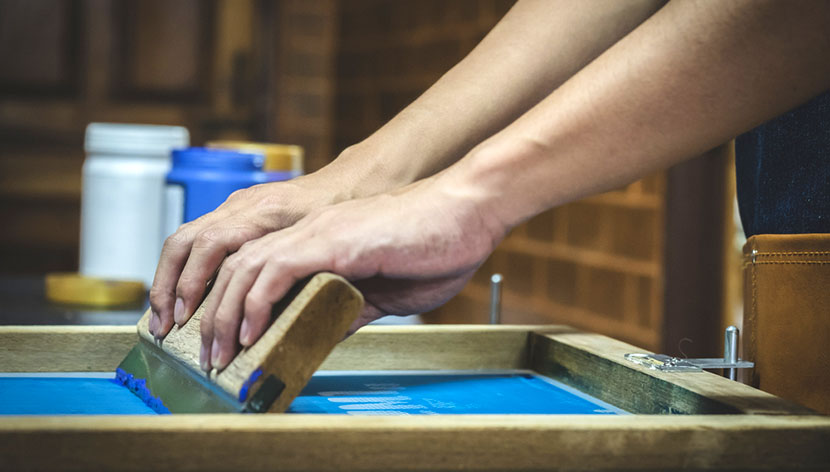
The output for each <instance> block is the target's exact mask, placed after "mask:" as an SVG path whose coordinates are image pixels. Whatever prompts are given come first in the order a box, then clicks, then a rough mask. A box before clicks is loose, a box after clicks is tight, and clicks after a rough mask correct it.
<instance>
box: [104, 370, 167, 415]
mask: <svg viewBox="0 0 830 472" xmlns="http://www.w3.org/2000/svg"><path fill="white" fill-rule="evenodd" d="M114 382H115V383H117V384H119V385H123V386H124V387H127V388H128V389H129V390H130V391H131V392H133V393H134V394H136V396H138V398H140V399H141V401H143V402H144V404H145V405H147V406H149V407H150V408H151V409H152V410H153V411H155V412H156V413H159V414H162V415H169V414H170V410H168V409H167V407H166V406H164V403H162V401H161V398H159V397H154V396H153V393H152V392H150V389H149V388H147V381H146V380H144V379H137V378H135V376H133V374H131V373H129V372H127V371H125V370H124V369H121V368H118V369H115V380H114Z"/></svg>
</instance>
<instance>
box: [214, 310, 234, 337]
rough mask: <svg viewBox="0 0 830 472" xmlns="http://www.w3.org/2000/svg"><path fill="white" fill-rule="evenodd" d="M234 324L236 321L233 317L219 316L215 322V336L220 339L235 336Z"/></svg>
mask: <svg viewBox="0 0 830 472" xmlns="http://www.w3.org/2000/svg"><path fill="white" fill-rule="evenodd" d="M234 326H235V323H234V320H233V318H232V317H230V316H222V317H217V318H216V320H215V321H214V323H213V336H214V337H215V338H216V339H218V340H220V341H226V340H227V339H228V338H230V337H231V336H233V330H234Z"/></svg>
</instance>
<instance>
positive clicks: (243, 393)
mask: <svg viewBox="0 0 830 472" xmlns="http://www.w3.org/2000/svg"><path fill="white" fill-rule="evenodd" d="M260 377H262V368H259V369H257V370H255V371H254V373H252V374H251V376H250V377H248V380H246V381H245V383H244V384H242V388H240V389H239V401H240V402H244V401H245V400H247V399H248V391H249V390H250V389H251V385H253V384H254V382H256V381H257V379H259V378H260Z"/></svg>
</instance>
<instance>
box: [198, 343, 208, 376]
mask: <svg viewBox="0 0 830 472" xmlns="http://www.w3.org/2000/svg"><path fill="white" fill-rule="evenodd" d="M199 365H201V366H202V370H204V371H205V372H207V371H208V370H210V364H209V363H208V352H207V346H205V345H204V344H202V349H201V350H200V351H199Z"/></svg>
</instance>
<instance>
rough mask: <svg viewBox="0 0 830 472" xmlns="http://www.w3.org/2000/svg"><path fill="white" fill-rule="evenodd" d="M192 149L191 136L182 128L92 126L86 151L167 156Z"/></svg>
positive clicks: (92, 124)
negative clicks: (175, 150) (176, 149)
mask: <svg viewBox="0 0 830 472" xmlns="http://www.w3.org/2000/svg"><path fill="white" fill-rule="evenodd" d="M189 145H190V134H189V133H188V132H187V128H185V127H182V126H161V125H137V124H124V123H90V124H89V125H87V127H86V138H85V140H84V149H85V150H86V152H88V153H99V154H163V155H167V154H169V153H170V150H171V149H173V148H181V147H187V146H189Z"/></svg>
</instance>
